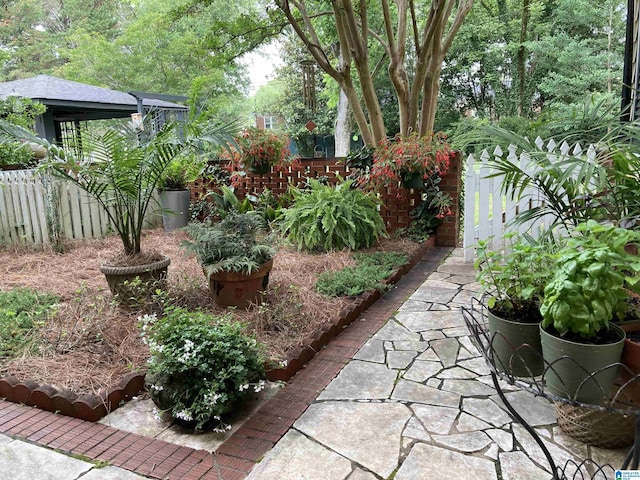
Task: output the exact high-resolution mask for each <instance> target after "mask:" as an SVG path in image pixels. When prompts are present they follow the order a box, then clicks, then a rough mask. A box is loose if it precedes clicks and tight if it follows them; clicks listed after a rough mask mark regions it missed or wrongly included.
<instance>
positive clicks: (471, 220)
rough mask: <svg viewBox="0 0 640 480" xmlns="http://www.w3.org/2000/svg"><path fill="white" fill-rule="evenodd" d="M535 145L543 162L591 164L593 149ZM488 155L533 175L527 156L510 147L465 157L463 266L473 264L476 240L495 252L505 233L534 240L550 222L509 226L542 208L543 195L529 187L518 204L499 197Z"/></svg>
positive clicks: (548, 219)
mask: <svg viewBox="0 0 640 480" xmlns="http://www.w3.org/2000/svg"><path fill="white" fill-rule="evenodd" d="M535 143H536V145H537V146H538V148H540V149H543V148H544V149H546V151H547V152H548V153H547V158H548V159H549V161H551V162H555V161H559V160H561V159H562V158H566V157H568V156H573V157H576V158H581V159H585V161H586V160H593V159H594V158H595V154H596V152H595V149H594V147H593V146H589V148H588V149H587V150H586V151H583V149H582V147H581V146H580V145H579V144H576V145H575V146H574V147H573V148H572V147H570V146H569V145H568V144H567V143H566V142H563V143H562V144H561V145H557V144H556V143H555V142H554V141H553V140H550V141H549V142H548V143H547V144H546V145H545V143H544V141H543V140H542V139H541V138H539V137H538V138H537V139H536V142H535ZM491 155H493V156H494V157H495V158H496V159H506V160H508V161H509V162H511V163H513V164H515V165H519V166H520V168H521V169H522V170H524V171H525V172H527V173H529V174H535V170H534V167H533V165H532V162H531V159H530V156H529V154H528V153H527V152H521V153H520V154H519V155H518V154H517V153H516V147H514V146H513V145H511V146H509V148H508V149H507V152H503V151H502V149H501V148H500V147H496V148H495V150H494V151H493V153H492V154H489V152H487V150H484V151H482V153H481V154H480V156H479V157H478V158H477V159H476V157H474V156H473V155H469V157H468V158H467V162H466V173H465V176H464V192H465V193H464V237H463V247H464V260H465V262H472V261H473V260H474V258H475V246H476V245H477V243H478V241H479V240H489V239H490V241H491V243H490V247H491V249H492V250H498V249H501V248H503V247H504V244H503V236H504V234H505V233H508V232H512V231H514V230H517V231H518V233H520V234H522V233H528V234H529V235H531V236H532V237H533V238H536V239H537V238H539V237H540V234H541V233H542V232H543V231H544V230H545V226H546V225H547V226H548V225H550V223H551V220H552V218H551V216H546V217H542V218H538V219H535V220H532V221H530V222H528V223H525V224H522V225H519V226H518V227H515V226H513V225H512V222H513V220H514V218H515V217H516V215H517V214H518V213H519V212H524V211H526V210H528V209H530V208H534V207H538V206H541V205H544V202H545V201H546V199H545V198H544V196H543V194H541V193H540V192H539V191H538V190H537V189H536V188H534V187H531V186H530V187H528V188H527V189H526V190H525V191H524V192H523V195H522V197H521V199H520V201H518V202H515V201H513V200H511V199H510V198H508V197H507V196H505V195H503V194H502V177H500V176H498V177H492V175H493V174H494V173H495V170H493V169H492V168H491V166H490V164H489V160H490V159H491Z"/></svg>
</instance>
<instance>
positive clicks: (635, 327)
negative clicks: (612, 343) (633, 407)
mask: <svg viewBox="0 0 640 480" xmlns="http://www.w3.org/2000/svg"><path fill="white" fill-rule="evenodd" d="M620 327H621V328H622V329H623V330H624V331H625V332H626V333H627V338H625V340H624V348H623V350H622V360H621V362H622V363H623V364H624V365H626V366H627V367H628V368H629V370H631V372H632V373H633V375H634V376H635V375H640V343H639V342H637V341H635V340H631V339H630V338H628V337H629V336H630V334H633V333H636V332H640V323H630V324H622V325H620ZM620 371H621V376H622V385H624V384H625V383H626V382H628V381H629V380H631V379H632V378H633V377H632V374H631V373H629V372H628V371H627V370H625V369H620ZM624 394H625V397H626V398H628V399H630V400H632V401H633V402H635V403H638V404H640V378H638V379H635V380H634V381H632V382H630V383H629V385H627V386H626V387H625V388H624Z"/></svg>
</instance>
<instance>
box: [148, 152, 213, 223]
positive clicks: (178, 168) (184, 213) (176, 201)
mask: <svg viewBox="0 0 640 480" xmlns="http://www.w3.org/2000/svg"><path fill="white" fill-rule="evenodd" d="M204 166H205V161H204V159H203V158H202V157H201V156H199V155H197V154H194V153H192V154H186V155H181V156H179V157H177V158H174V159H173V160H172V161H171V162H170V163H169V165H167V168H166V169H165V171H164V173H163V175H162V177H161V179H160V184H159V186H158V190H159V193H160V205H161V206H162V224H163V225H164V231H165V232H170V231H172V230H175V229H177V228H182V227H186V226H187V225H188V223H189V201H190V191H189V184H190V183H191V182H193V181H194V180H196V179H197V178H198V176H199V175H200V173H201V172H202V169H203V168H204Z"/></svg>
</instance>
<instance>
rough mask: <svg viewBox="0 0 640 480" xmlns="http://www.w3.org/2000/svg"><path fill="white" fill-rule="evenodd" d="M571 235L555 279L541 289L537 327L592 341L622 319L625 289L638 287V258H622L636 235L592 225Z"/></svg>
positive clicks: (639, 234)
mask: <svg viewBox="0 0 640 480" xmlns="http://www.w3.org/2000/svg"><path fill="white" fill-rule="evenodd" d="M575 232H576V233H577V235H572V236H571V238H569V239H568V241H567V245H566V246H565V247H563V248H561V249H560V250H559V251H558V254H557V260H556V268H555V270H554V275H553V277H552V279H551V281H550V282H548V284H547V286H546V287H545V289H544V301H543V303H542V305H541V307H540V313H541V314H542V316H543V318H544V320H543V322H542V327H543V328H545V329H549V328H551V327H553V328H554V329H555V330H556V331H557V332H558V333H559V334H560V335H562V336H565V335H569V334H571V335H574V336H577V337H579V338H582V339H584V340H589V341H592V340H595V339H596V338H597V337H598V335H599V334H600V333H601V331H602V330H604V329H607V328H608V326H609V322H610V321H612V320H613V318H614V315H618V316H619V317H620V318H622V317H623V316H624V312H625V309H626V305H625V301H626V299H627V298H628V297H629V294H628V293H627V291H625V287H626V288H632V289H634V288H636V287H637V284H638V281H639V280H640V258H639V257H638V256H635V255H629V254H628V253H626V252H625V245H627V244H628V243H635V244H638V243H639V242H640V232H634V231H631V230H625V229H623V228H619V227H615V226H613V225H601V224H599V223H597V222H595V221H593V220H589V221H588V222H586V223H583V224H580V225H578V226H577V227H576V228H575Z"/></svg>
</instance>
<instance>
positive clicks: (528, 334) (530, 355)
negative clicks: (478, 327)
mask: <svg viewBox="0 0 640 480" xmlns="http://www.w3.org/2000/svg"><path fill="white" fill-rule="evenodd" d="M488 317H489V334H490V338H491V346H492V347H493V355H494V362H495V365H496V368H497V369H498V370H499V371H501V372H507V373H509V374H511V375H514V376H516V377H531V376H536V375H540V374H541V373H542V371H543V370H544V362H543V361H542V347H541V345H540V325H539V324H538V323H523V322H514V321H511V320H506V319H504V318H501V317H498V316H496V315H494V314H493V313H492V312H491V311H488Z"/></svg>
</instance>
